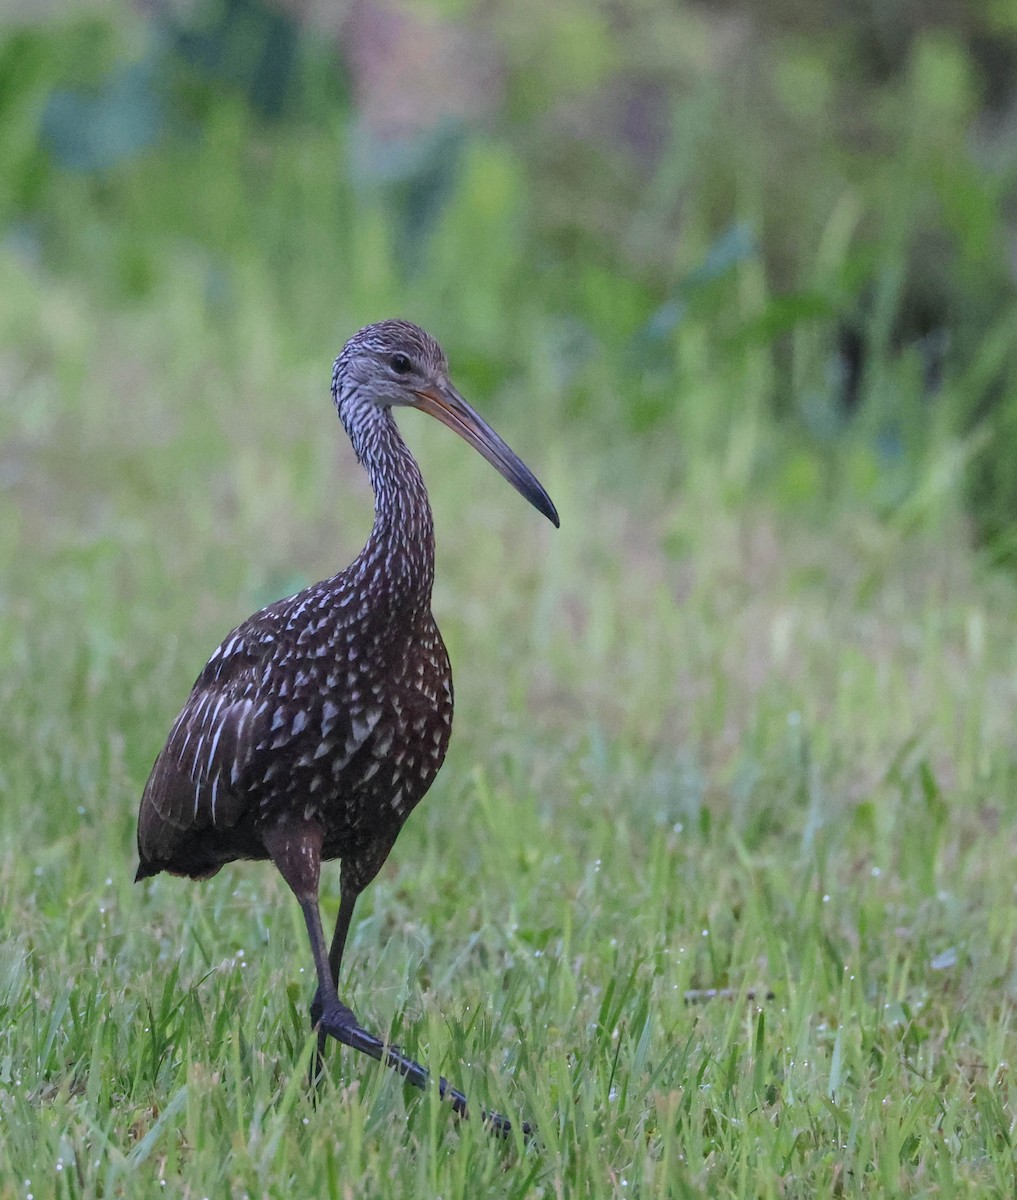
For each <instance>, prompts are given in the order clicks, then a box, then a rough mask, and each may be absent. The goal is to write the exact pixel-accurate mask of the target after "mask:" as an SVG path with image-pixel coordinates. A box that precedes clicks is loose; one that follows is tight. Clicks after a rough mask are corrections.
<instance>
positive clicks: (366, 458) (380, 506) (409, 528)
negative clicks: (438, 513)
mask: <svg viewBox="0 0 1017 1200" xmlns="http://www.w3.org/2000/svg"><path fill="white" fill-rule="evenodd" d="M339 365H340V364H339V363H338V362H337V363H336V368H337V370H336V378H335V379H334V380H333V398H334V399H335V404H336V408H337V410H338V412H339V418H340V420H341V421H342V423H343V428H344V429H345V430H346V432H347V434H348V435H349V438H350V441H351V442H352V443H353V449H354V451H355V452H356V455H357V459H358V461H359V462H361V463H362V464H363V465H364V467H365V468H366V470H367V473H368V476H369V477H370V480H371V487H372V488H373V489H374V528H373V529H372V530H371V536H370V537H369V538H368V539H367V544H366V545H365V546H364V548H363V550H361V552H360V554H358V555H357V557H356V559H355V560H354V561H353V562H352V563H351V564H350V566H349V567H348V568H347V570H346V571H345V572H344V574H345V575H347V576H352V577H354V578H356V579H358V580H363V581H365V582H366V581H367V580H370V581H372V582H371V587H370V594H371V595H373V596H374V597H376V599H377V601H378V602H382V603H387V605H388V606H390V607H391V609H395V610H398V611H399V612H400V614H401V615H409V614H411V613H414V614H415V613H420V612H429V611H430V605H431V589H432V586H433V584H434V520H433V518H432V515H431V505H430V504H429V502H428V499H427V491H426V489H425V487H424V480H423V477H422V476H421V474H420V468H419V467H418V466H417V461H416V459H415V458H414V457H413V455H412V454H411V453H410V450H409V447H408V446H407V445H406V443H405V442H404V441H403V439H402V435H401V434H400V433H399V430H398V428H397V426H396V423H395V419H394V417H393V416H392V412H391V410H390V409H388V408H379V407H376V406H375V405H372V404H358V403H357V402H356V388H355V387H354V388H350V389H348V390H347V389H344V388H343V387H342V379H341V374H340V371H339Z"/></svg>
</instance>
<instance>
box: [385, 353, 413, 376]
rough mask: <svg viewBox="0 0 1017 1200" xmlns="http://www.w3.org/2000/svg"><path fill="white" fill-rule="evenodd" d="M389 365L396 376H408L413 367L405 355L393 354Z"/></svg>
mask: <svg viewBox="0 0 1017 1200" xmlns="http://www.w3.org/2000/svg"><path fill="white" fill-rule="evenodd" d="M389 365H390V366H391V367H392V370H393V371H395V373H396V374H397V375H406V374H408V372H409V370H410V368H411V367H412V366H413V364H412V363H411V362H410V360H409V359H408V358H407V357H406V355H405V354H393V355H392V357H391V358H390V359H389Z"/></svg>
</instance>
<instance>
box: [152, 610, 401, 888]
mask: <svg viewBox="0 0 1017 1200" xmlns="http://www.w3.org/2000/svg"><path fill="white" fill-rule="evenodd" d="M318 599H319V597H317V596H315V595H314V589H308V591H307V592H306V593H298V594H297V595H296V596H293V597H289V598H287V599H286V600H280V601H278V602H277V603H276V604H273V605H270V606H269V607H268V608H265V609H262V610H261V611H260V612H258V613H255V614H254V616H252V617H250V618H248V620H247V621H245V622H244V623H243V624H242V625H240V626H239V627H238V628H237V629H235V630H234V631H233V632H232V633H231V634H230V635H229V636H228V637H226V638H225V639H224V641H223V643H222V645H221V646H219V648H218V649H217V650H216V651H215V652H214V653H213V655H212V657H211V658H210V659H209V660H208V662H207V664H206V665H205V668H204V670H203V671H202V672H201V674H200V675H199V676H198V679H197V680H196V682H195V684H194V687H193V689H192V691H191V694H190V696H189V697H188V699H187V702H186V704H185V705H184V707H183V709H182V711H181V713H180V715H179V716H178V717H177V719H176V722H175V723H174V725H173V728H172V729H171V730H170V734H169V737H168V738H167V740H166V745H165V746H164V747H163V749H162V751H161V752H160V754H159V756H158V758H157V759H156V760H155V764H154V766H153V767H152V773H151V775H150V776H149V779H148V783H147V784H146V786H145V791H144V794H143V796H142V798H141V809H140V812H139V815H138V850H139V854H140V857H141V863H142V874H147V873H149V870H148V868H154V869H156V870H158V869H160V864H167V865H168V864H170V863H171V862H172V860H173V858H174V855H175V853H176V850H177V849H178V848H179V847H181V846H182V845H183V844H184V843H185V842H189V841H190V838H191V835H192V834H194V833H199V832H200V831H202V830H207V829H210V828H215V829H222V830H225V829H228V828H230V827H231V826H233V825H235V824H236V823H237V822H238V821H239V820H240V818H241V817H242V816H243V814H244V812H245V811H246V809H247V807H248V805H249V804H250V802H251V795H252V793H251V788H252V786H253V785H254V784H257V783H269V782H270V779H271V776H272V774H273V773H274V772H277V771H279V770H286V769H288V768H290V767H306V766H309V765H310V764H311V763H312V762H313V761H314V760H315V759H316V758H317V757H319V756H321V755H323V754H324V753H327V754H328V755H329V767H330V769H331V771H333V772H337V771H338V770H341V768H342V767H343V766H344V765H345V764H346V763H347V762H348V761H349V760H350V758H352V756H353V755H354V754H355V753H356V752H357V750H358V749H360V747H361V746H363V744H364V743H365V742H366V741H367V739H368V737H369V736H370V734H371V733H372V731H373V729H374V727H375V725H376V724H377V722H378V719H379V716H380V709H379V708H378V707H377V706H376V705H374V706H369V705H367V704H365V703H364V700H363V698H362V697H361V696H360V694H359V693H358V692H356V691H355V690H351V685H350V680H349V678H348V675H347V672H346V671H345V670H339V668H338V666H337V665H336V667H335V669H334V670H326V671H325V672H324V682H325V686H326V688H327V690H328V692H329V693H330V694H331V698H329V696H326V697H325V698H324V699H321V697H320V695H319V696H318V697H317V703H316V704H315V703H309V702H305V696H304V695H302V694H301V693H302V692H303V690H304V689H305V687H307V686H309V685H308V678H307V676H306V675H305V674H304V673H303V672H301V671H300V670H299V668H298V667H297V665H296V662H298V661H299V660H300V658H301V657H302V656H303V655H304V654H306V652H307V649H308V647H305V646H304V644H303V643H304V638H305V637H306V636H307V634H308V632H309V631H310V632H311V633H315V632H316V631H317V630H316V625H315V623H314V622H313V621H312V622H308V621H307V619H306V610H307V608H308V606H309V605H310V604H312V603H314V602H315V601H317V600H318ZM323 618H324V614H323ZM329 618H330V619H329ZM329 618H324V619H328V623H329V625H330V626H331V628H332V632H333V633H334V634H338V633H340V632H341V631H340V630H339V629H337V628H336V627H335V614H334V613H331V614H329ZM329 644H331V645H333V646H334V644H335V643H334V642H333V641H331V639H326V641H325V642H324V643H322V642H319V643H318V645H319V646H322V645H324V646H328V645H329ZM320 683H321V675H320V674H319V675H318V677H317V680H316V685H315V686H318V685H319V684H320ZM287 749H289V751H290V753H289V754H286V753H285V752H286V750H287ZM171 869H172V868H171Z"/></svg>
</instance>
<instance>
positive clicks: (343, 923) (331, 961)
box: [311, 890, 360, 1087]
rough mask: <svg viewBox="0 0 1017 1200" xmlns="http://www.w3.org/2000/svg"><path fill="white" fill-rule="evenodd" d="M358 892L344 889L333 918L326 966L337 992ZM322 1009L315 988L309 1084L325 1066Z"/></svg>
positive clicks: (319, 995)
mask: <svg viewBox="0 0 1017 1200" xmlns="http://www.w3.org/2000/svg"><path fill="white" fill-rule="evenodd" d="M359 894H360V893H359V892H351V891H348V890H344V891H343V892H342V893H341V894H340V897H339V912H338V914H337V916H336V919H335V932H334V933H333V934H332V945H331V946H330V947H329V950H328V968H329V971H330V972H331V974H332V986H333V987H334V988H335V989H336V992H337V994H338V988H339V968H340V966H341V965H342V961H343V950H344V949H345V948H346V937H347V935H348V934H349V932H350V922H351V921H352V920H353V908H354V905H355V904H356V903H357V896H358V895H359ZM322 1011H323V1005H322V995H321V988H320V987H319V988H317V990H316V991H315V993H314V999H313V1000H312V1001H311V1024H312V1025H315V1026H318V1050H317V1053H316V1054H315V1056H314V1060H313V1062H312V1063H311V1086H312V1087H314V1085H315V1083H316V1082H317V1081H318V1079H319V1078H320V1077H321V1073H322V1071H323V1070H324V1068H325V1064H324V1061H323V1060H324V1054H325V1041H326V1039H327V1037H328V1035H327V1034H326V1033H325V1031H324V1030H323V1029H321V1027H320V1025H319V1022H320V1021H321V1014H322Z"/></svg>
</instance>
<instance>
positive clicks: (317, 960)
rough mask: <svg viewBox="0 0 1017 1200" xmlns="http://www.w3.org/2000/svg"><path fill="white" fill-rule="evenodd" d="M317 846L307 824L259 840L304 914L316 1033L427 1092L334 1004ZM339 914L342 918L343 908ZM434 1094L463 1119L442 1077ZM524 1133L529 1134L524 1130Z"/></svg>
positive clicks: (498, 1129) (412, 1071)
mask: <svg viewBox="0 0 1017 1200" xmlns="http://www.w3.org/2000/svg"><path fill="white" fill-rule="evenodd" d="M322 841H323V832H322V829H321V826H320V825H318V824H316V823H312V822H300V823H299V824H298V823H297V822H295V821H286V820H283V821H280V822H279V823H278V824H277V825H276V826H275V827H274V828H272V829H271V830H269V831H268V832H266V834H265V835H264V843H265V849H266V850H267V851H268V853H269V855H270V856H271V858H272V861H273V862H274V863H275V865H276V867H278V869H279V872H280V874H281V875H282V877H283V878H284V879H285V880H286V882H287V883H288V884H289V886H290V888H291V889H292V891H293V894H294V895H295V896H296V898H297V901H298V902H299V904H300V908H301V911H302V912H303V914H304V923H305V924H306V925H307V935H308V937H309V939H310V942H311V954H312V955H313V957H314V969H315V972H316V974H317V976H318V993H317V994H318V997H320V1000H321V1017H320V1021H319V1024H318V1029H319V1033H324V1034H326V1035H327V1036H329V1037H334V1038H335V1039H336V1041H339V1042H342V1043H343V1045H345V1046H349V1047H351V1048H352V1049H354V1050H359V1051H360V1052H361V1053H362V1054H368V1055H370V1057H371V1058H374V1059H377V1061H378V1062H381V1063H384V1064H385V1065H386V1066H388V1067H391V1068H392V1069H393V1070H395V1071H398V1072H399V1074H400V1075H402V1076H403V1078H404V1079H406V1080H408V1082H410V1083H412V1084H413V1085H414V1087H418V1088H421V1089H422V1090H426V1089H427V1087H428V1086H429V1084H430V1079H431V1076H430V1073H429V1072H428V1071H427V1070H426V1069H425V1068H424V1067H422V1066H421V1065H420V1063H418V1062H415V1061H414V1060H413V1059H412V1058H407V1057H406V1056H405V1055H404V1054H401V1053H400V1051H399V1048H398V1047H397V1046H389V1045H387V1044H386V1043H385V1042H383V1041H382V1040H381V1039H380V1038H377V1037H375V1035H374V1034H373V1033H368V1031H367V1030H366V1029H364V1028H363V1026H362V1025H361V1024H360V1022H359V1021H358V1020H357V1018H356V1016H355V1015H354V1013H353V1010H352V1009H350V1008H348V1007H347V1006H346V1005H345V1004H343V1002H342V1001H341V1000H340V999H339V994H338V991H337V989H336V985H335V981H334V979H333V975H332V964H331V962H330V960H329V955H328V954H327V953H326V950H325V930H324V928H323V926H322V924H321V910H320V909H319V907H318V883H319V876H320V872H321V846H322ZM339 911H340V916H342V913H343V904H342V903H340V909H339ZM352 913H353V904H352V901H351V902H350V904H349V906H348V915H349V916H352ZM339 924H341V922H340V923H339ZM339 924H337V928H336V938H335V939H333V949H336V941H337V939H338V940H341V942H345V937H346V931H345V930H343V931H342V932H341V938H340V928H339ZM347 928H348V920H347ZM341 954H342V945H341V944H340V945H339V946H338V948H337V953H336V955H335V957H336V960H338V958H339V957H341ZM337 965H338V962H337ZM438 1094H439V1095H440V1096H441V1097H442V1099H445V1097H448V1098H449V1100H450V1101H451V1103H452V1108H453V1110H454V1111H455V1112H456V1113H457V1114H458V1115H459V1116H461V1117H465V1116H467V1115H468V1110H467V1103H466V1097H465V1096H464V1095H463V1093H462V1092H461V1091H459V1089H458V1088H454V1087H452V1085H451V1084H450V1083H449V1081H448V1080H447V1079H446V1078H445V1077H444V1076H441V1077H439V1079H438ZM483 1119H484V1122H485V1124H486V1125H488V1126H489V1128H490V1129H491V1130H492V1132H495V1133H500V1134H502V1135H505V1134H507V1133H508V1132H509V1131H510V1130H511V1128H512V1123H511V1122H510V1121H509V1120H508V1119H507V1118H505V1117H503V1116H501V1115H500V1114H499V1113H484V1116H483ZM523 1132H524V1133H525V1134H528V1133H529V1132H530V1131H529V1129H528V1127H527V1126H526V1125H525V1124H524V1125H523Z"/></svg>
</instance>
